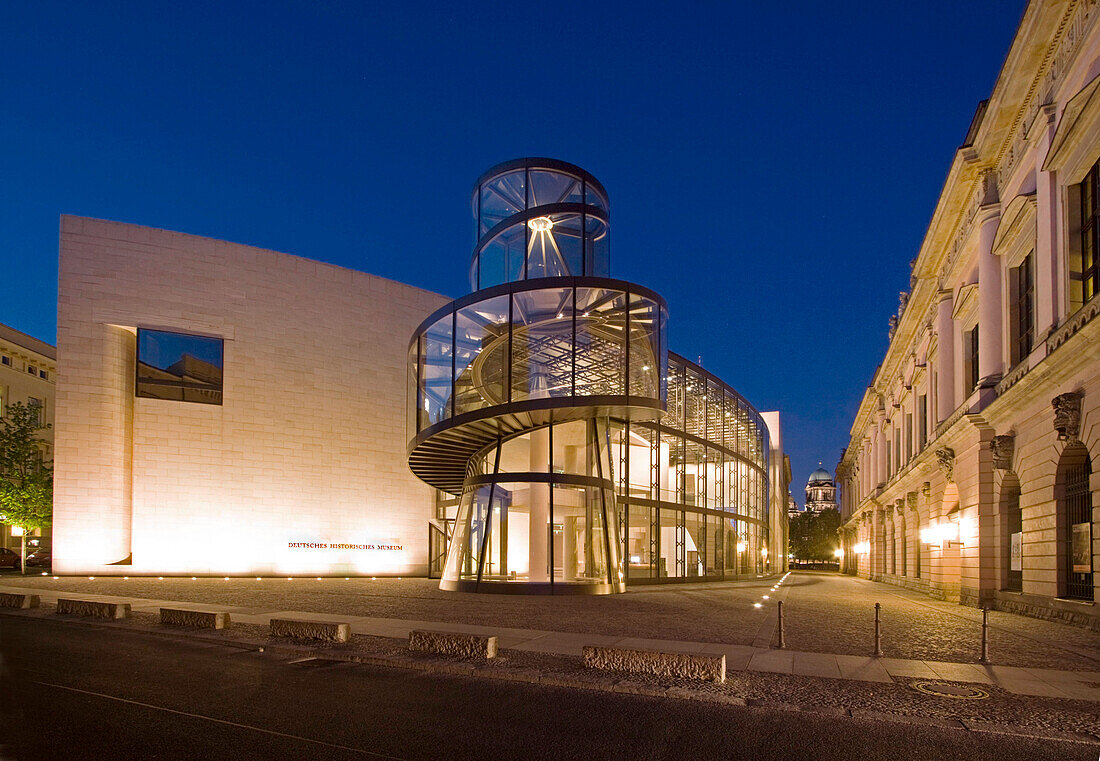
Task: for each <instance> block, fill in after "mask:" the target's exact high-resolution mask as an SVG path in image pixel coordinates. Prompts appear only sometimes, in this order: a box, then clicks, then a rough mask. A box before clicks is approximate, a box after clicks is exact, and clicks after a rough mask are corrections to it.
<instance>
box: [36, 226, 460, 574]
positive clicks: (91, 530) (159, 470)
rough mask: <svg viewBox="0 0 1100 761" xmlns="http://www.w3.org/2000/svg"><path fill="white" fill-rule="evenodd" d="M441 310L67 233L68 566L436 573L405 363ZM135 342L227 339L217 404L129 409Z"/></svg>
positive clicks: (205, 253)
mask: <svg viewBox="0 0 1100 761" xmlns="http://www.w3.org/2000/svg"><path fill="white" fill-rule="evenodd" d="M446 302H447V299H446V298H445V297H443V296H439V295H437V294H434V293H430V292H428V291H424V290H421V289H417V288H413V287H410V286H406V285H402V284H400V283H395V282H393V281H389V280H385V279H383V278H378V277H375V276H372V275H368V274H366V273H362V272H356V271H353V270H348V269H343V268H340V267H335V266H332V265H328V264H323V263H321V262H314V261H310V260H306V259H301V258H299V257H295V256H290V255H287V254H279V253H276V252H271V251H264V250H261V249H256V248H252V247H249V246H241V245H237V244H233V243H226V242H222V241H215V240H210V239H206V238H200V237H197V236H191V235H184V234H180V233H174V232H168V231H164V230H154V229H150V228H144V227H139V226H135V225H127V224H121V223H114V222H104V221H100V220H91V219H83V218H77V217H64V218H63V219H62V232H61V263H60V277H59V307H58V352H59V364H60V365H61V366H62V367H63V371H62V374H61V376H60V378H59V382H58V386H59V389H58V405H57V407H58V410H57V414H58V427H57V433H58V435H57V439H58V447H57V487H56V494H57V498H56V503H57V506H56V512H57V520H56V524H55V525H56V538H55V548H56V551H55V568H56V569H57V570H58V571H60V572H63V573H74V572H75V573H91V572H95V573H99V574H103V573H117V574H122V573H216V574H221V573H227V574H229V573H231V574H249V575H252V574H255V575H265V574H280V575H283V574H285V575H293V574H301V575H305V574H311V575H313V574H340V575H344V574H347V575H352V574H359V573H362V574H371V575H383V574H393V575H413V574H419V575H422V574H424V573H426V562H427V547H426V544H427V523H428V519H429V518H430V516H431V507H432V500H431V491H430V489H429V488H428V487H427V486H425V485H424V484H422V483H421V482H419V481H418V480H417V479H416V478H415V477H414V476H413V475H412V473H411V472H410V471H409V470H408V467H407V465H406V461H405V444H406V432H405V410H406V383H407V373H406V368H405V362H406V348H407V343H408V339H409V337H410V336H411V335H412V332H413V329H414V328H415V327H416V325H417V324H419V322H420V321H421V320H422V319H423V318H424V317H425V316H426V315H427V314H429V313H430V312H431V311H433V310H434V309H436V308H438V307H439V306H442V305H443V304H444V303H446ZM114 326H120V327H114ZM136 327H150V328H163V329H168V330H176V331H180V332H185V333H188V332H189V333H200V334H208V335H215V336H221V337H223V338H224V340H225V343H224V390H223V404H222V405H221V406H215V405H204V404H192V403H181V402H171V401H165V400H158V399H135V397H134V392H133V378H134V356H135V351H134V343H135V339H134V333H133V332H132V331H133V329H134V328H136ZM292 542H312V543H318V544H333V543H345V544H361V545H380V544H381V545H400V546H401V550H400V551H394V550H363V549H334V548H323V549H321V548H315V549H298V548H290V547H288V545H289V544H290V543H292ZM131 553H132V563H133V565H131V566H107V565H105V564H107V563H112V562H116V561H119V560H124V559H125V558H126V557H127V556H128V555H130V554H131Z"/></svg>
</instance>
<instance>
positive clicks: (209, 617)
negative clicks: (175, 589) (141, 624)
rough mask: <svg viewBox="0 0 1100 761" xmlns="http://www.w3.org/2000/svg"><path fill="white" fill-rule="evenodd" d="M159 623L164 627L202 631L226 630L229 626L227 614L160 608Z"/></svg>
mask: <svg viewBox="0 0 1100 761" xmlns="http://www.w3.org/2000/svg"><path fill="white" fill-rule="evenodd" d="M160 622H161V623H162V624H164V625H166V626H195V627H199V628H202V629H227V628H229V624H230V620H229V614H228V613H213V612H206V611H201V610H177V609H176V608H161V609H160Z"/></svg>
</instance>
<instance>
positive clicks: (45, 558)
mask: <svg viewBox="0 0 1100 761" xmlns="http://www.w3.org/2000/svg"><path fill="white" fill-rule="evenodd" d="M52 563H53V553H51V552H50V551H49V550H48V549H46V548H45V547H39V548H38V549H37V550H35V551H34V552H30V553H27V568H49V567H50V565H51V564H52Z"/></svg>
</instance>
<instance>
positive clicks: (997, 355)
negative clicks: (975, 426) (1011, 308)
mask: <svg viewBox="0 0 1100 761" xmlns="http://www.w3.org/2000/svg"><path fill="white" fill-rule="evenodd" d="M999 222H1000V217H998V216H990V217H988V218H987V219H985V220H984V221H983V222H982V223H981V227H980V228H979V229H978V377H979V378H980V379H981V380H980V381H979V382H980V383H981V384H982V385H992V384H995V383H996V382H997V381H998V380H1000V378H1001V373H1002V372H1003V367H1004V358H1003V357H1002V356H1001V327H1002V325H1001V320H1002V311H1001V260H1000V258H999V257H998V256H996V255H995V254H994V253H993V238H994V237H995V236H996V234H997V225H998V223H999Z"/></svg>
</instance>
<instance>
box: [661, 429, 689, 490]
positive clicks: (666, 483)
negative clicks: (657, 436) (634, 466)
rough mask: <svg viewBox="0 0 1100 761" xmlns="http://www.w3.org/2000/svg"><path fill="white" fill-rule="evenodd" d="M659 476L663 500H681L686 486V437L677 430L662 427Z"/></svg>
mask: <svg viewBox="0 0 1100 761" xmlns="http://www.w3.org/2000/svg"><path fill="white" fill-rule="evenodd" d="M660 458H661V460H660V467H659V470H658V473H657V475H658V478H659V481H660V491H659V492H658V494H657V499H659V500H661V501H662V502H680V501H681V500H682V497H681V495H682V493H683V487H684V437H683V435H682V434H678V433H677V432H675V431H666V430H665V429H663V428H662V429H661V452H660Z"/></svg>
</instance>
